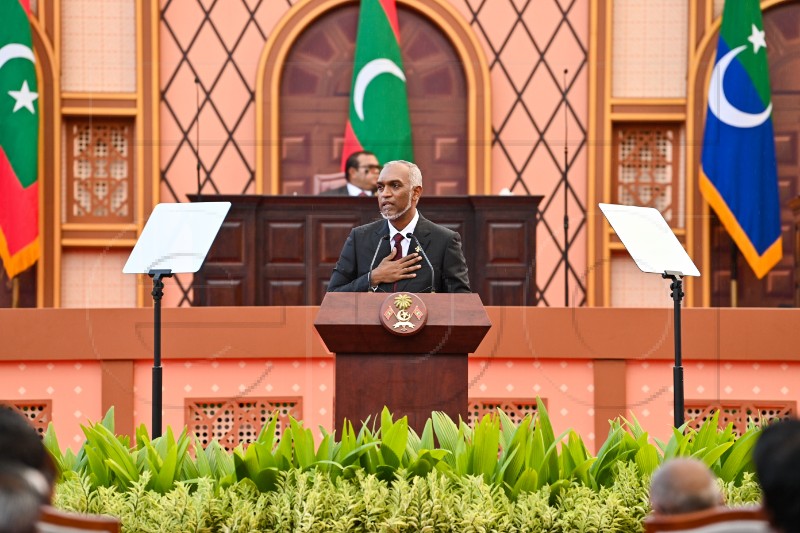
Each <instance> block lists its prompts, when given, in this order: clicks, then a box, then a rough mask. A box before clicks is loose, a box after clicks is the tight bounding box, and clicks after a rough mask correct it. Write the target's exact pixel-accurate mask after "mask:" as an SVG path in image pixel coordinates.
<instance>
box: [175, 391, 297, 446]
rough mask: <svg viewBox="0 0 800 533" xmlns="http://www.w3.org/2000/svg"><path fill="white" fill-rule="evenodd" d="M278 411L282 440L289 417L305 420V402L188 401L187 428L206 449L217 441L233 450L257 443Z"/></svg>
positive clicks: (289, 399)
mask: <svg viewBox="0 0 800 533" xmlns="http://www.w3.org/2000/svg"><path fill="white" fill-rule="evenodd" d="M275 412H277V414H278V421H277V424H276V426H275V437H276V439H279V438H280V436H281V434H282V433H283V428H285V427H288V425H289V417H290V416H291V417H293V418H294V419H295V420H301V419H302V416H303V408H302V399H301V398H286V399H268V398H247V399H239V400H237V399H229V398H214V399H192V400H188V399H187V400H186V426H187V427H188V428H189V431H190V432H192V433H194V434H195V435H196V436H197V438H198V439H199V440H200V442H201V443H202V445H203V446H204V447H205V446H208V444H209V443H210V442H211V441H212V440H217V442H219V444H220V445H221V446H222V447H223V448H225V449H226V450H228V451H230V450H233V449H234V448H235V447H236V446H238V445H239V444H243V445H247V444H249V443H251V442H253V441H254V440H256V439H257V438H258V435H259V433H260V432H261V428H262V427H263V426H264V425H265V424H266V423H267V422H268V421H269V419H270V417H271V416H272V414H273V413H275Z"/></svg>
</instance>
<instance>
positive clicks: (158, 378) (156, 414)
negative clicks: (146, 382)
mask: <svg viewBox="0 0 800 533" xmlns="http://www.w3.org/2000/svg"><path fill="white" fill-rule="evenodd" d="M147 275H148V276H150V277H151V278H153V291H152V292H151V293H150V294H151V295H152V296H153V418H152V421H153V425H152V429H151V432H152V434H153V435H152V438H154V439H155V438H156V437H160V436H161V428H162V424H161V408H162V404H163V399H162V395H161V389H162V387H163V375H162V367H161V297H162V296H164V282H163V281H162V279H163V278H171V277H172V271H171V270H169V269H166V270H151V271H150V272H148V273H147Z"/></svg>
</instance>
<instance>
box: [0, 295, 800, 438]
mask: <svg viewBox="0 0 800 533" xmlns="http://www.w3.org/2000/svg"><path fill="white" fill-rule="evenodd" d="M317 312H318V308H316V307H285V308H282V307H236V308H224V307H206V308H186V309H164V311H163V323H162V328H163V331H162V334H163V345H162V356H163V360H164V405H165V406H166V409H165V411H164V422H165V424H170V425H173V426H174V427H181V428H182V427H183V425H184V424H183V418H182V417H183V415H182V412H183V411H182V409H183V402H184V398H185V397H189V398H201V397H208V396H218V397H236V396H238V395H241V394H242V391H244V393H245V394H252V395H256V394H258V395H263V396H272V397H285V396H302V397H303V409H304V410H303V417H304V418H305V419H306V422H307V424H308V427H310V428H313V429H314V430H316V427H317V426H318V425H323V426H325V427H326V428H330V427H331V420H332V418H331V410H332V401H333V397H332V394H333V372H334V360H333V358H332V357H331V355H330V354H329V353H328V352H327V350H326V348H325V346H324V345H323V343H322V341H321V339H320V338H319V335H318V334H317V333H316V331H315V330H314V327H313V323H314V319H315V317H316V315H317ZM487 313H488V315H489V318H490V320H491V322H492V328H491V330H490V331H489V333H488V334H487V336H486V338H485V339H484V341H483V342H482V344H481V345H480V346H479V347H478V350H477V352H476V353H475V354H473V355H472V356H471V358H470V367H469V387H470V388H469V395H470V397H471V398H484V399H502V398H509V399H511V398H514V399H528V400H529V401H532V400H534V399H535V397H536V396H541V397H542V398H544V399H546V401H547V407H548V410H549V412H550V415H551V417H552V419H553V425H554V427H555V429H556V431H557V432H561V431H563V430H565V429H567V428H574V429H576V430H577V431H578V432H579V433H580V434H581V436H582V437H583V438H584V440H585V441H586V442H587V444H589V445H590V447H591V444H590V443H591V441H592V440H593V439H592V437H593V435H592V434H594V441H595V445H597V444H598V443H599V442H600V441H602V440H603V439H604V438H605V431H606V430H607V427H608V425H607V419H608V418H609V417H613V416H618V415H622V416H628V414H629V413H630V412H633V413H634V415H635V416H636V417H637V418H638V419H639V420H640V421H641V423H642V424H643V425H644V427H645V429H647V430H648V431H649V432H650V433H651V435H653V436H656V437H659V438H665V437H667V436H668V435H669V431H670V427H671V424H672V414H671V408H672V393H671V391H670V390H669V387H670V386H671V385H672V383H671V376H672V371H671V366H672V360H673V356H674V350H673V344H672V323H671V316H672V315H671V313H670V312H668V311H667V310H665V309H602V308H575V309H563V308H562V309H548V308H524V307H489V308H487ZM682 319H683V330H682V331H683V357H684V368H685V378H686V388H685V389H686V396H685V397H686V399H687V401H691V400H696V399H700V400H706V401H708V402H709V403H710V402H712V401H715V400H717V399H721V400H744V401H752V400H768V401H794V402H797V401H798V399H800V373H798V372H797V370H798V368H800V350H798V349H797V347H798V346H800V328H797V323H798V320H800V310H799V309H699V308H698V309H684V310H683V314H682ZM375 320H376V323H377V316H376V317H375ZM152 334H153V323H152V310H151V309H144V308H140V309H0V338H2V339H3V342H2V343H0V399H4V400H19V399H26V400H27V399H52V400H53V409H54V413H53V419H54V422H55V425H56V429H57V431H58V434H59V436H60V439H61V443H62V446H66V445H69V446H72V447H73V448H74V447H76V446H77V444H78V443H77V441H76V435H77V439H78V440H81V437H80V431H79V427H78V424H79V423H86V422H87V421H88V420H99V419H100V418H101V417H102V416H103V414H104V413H105V410H106V409H107V408H108V407H110V406H111V405H116V406H119V408H120V409H123V406H125V405H129V406H131V408H130V410H133V411H135V414H133V413H130V412H128V413H127V415H128V421H127V422H125V421H124V418H123V415H125V413H122V412H119V413H118V418H117V420H118V428H119V429H120V431H122V432H128V431H132V430H133V426H134V424H139V423H142V422H144V423H145V424H148V425H149V420H150V413H151V411H150V409H149V399H150V373H151V366H152V340H153V336H152ZM269 364H271V365H272V367H269V366H268V365H269ZM101 365H102V366H101ZM270 386H271V387H272V390H269V389H268V387H270ZM77 387H80V389H78V388H77ZM51 389H52V390H51ZM215 389H216V390H215ZM251 391H252V392H251ZM596 413H601V414H600V415H596ZM130 415H132V416H130ZM600 418H602V419H600ZM121 420H122V422H121ZM123 425H127V426H128V428H123V427H122V426H123Z"/></svg>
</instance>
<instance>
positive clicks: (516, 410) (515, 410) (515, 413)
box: [468, 398, 539, 427]
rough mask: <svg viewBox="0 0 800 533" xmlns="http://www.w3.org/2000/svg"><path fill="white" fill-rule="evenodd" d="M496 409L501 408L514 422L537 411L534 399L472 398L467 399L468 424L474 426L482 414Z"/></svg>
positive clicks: (492, 412)
mask: <svg viewBox="0 0 800 533" xmlns="http://www.w3.org/2000/svg"><path fill="white" fill-rule="evenodd" d="M498 409H501V410H502V411H503V412H504V413H505V414H506V415H507V416H508V418H510V419H511V420H512V421H513V422H514V423H515V424H519V423H520V422H522V420H523V419H524V418H525V417H526V416H527V415H535V414H536V413H538V412H539V410H538V408H537V405H536V402H535V401H533V402H532V401H530V400H513V399H506V400H487V399H482V398H473V399H470V401H469V413H468V420H469V425H470V426H473V427H474V426H475V424H477V423H478V422H480V421H481V419H482V418H483V417H484V416H486V415H494V414H496V413H497V410H498Z"/></svg>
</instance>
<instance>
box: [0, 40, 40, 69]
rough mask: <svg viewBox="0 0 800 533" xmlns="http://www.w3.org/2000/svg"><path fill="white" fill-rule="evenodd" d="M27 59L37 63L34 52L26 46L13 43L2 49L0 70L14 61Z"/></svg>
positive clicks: (0, 50) (0, 49) (0, 52)
mask: <svg viewBox="0 0 800 533" xmlns="http://www.w3.org/2000/svg"><path fill="white" fill-rule="evenodd" d="M17 58H19V59H27V60H28V61H30V62H31V63H35V62H36V61H35V60H34V57H33V50H31V49H30V48H28V47H27V46H25V45H24V44H19V43H11V44H7V45H5V46H4V47H2V48H0V68H3V65H5V64H6V63H7V62H8V61H10V60H12V59H17Z"/></svg>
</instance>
